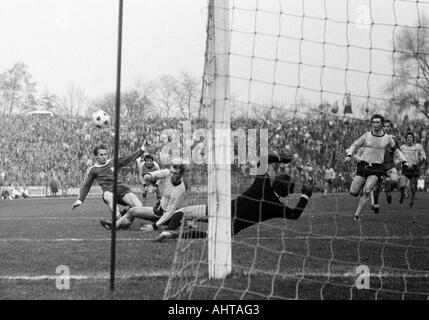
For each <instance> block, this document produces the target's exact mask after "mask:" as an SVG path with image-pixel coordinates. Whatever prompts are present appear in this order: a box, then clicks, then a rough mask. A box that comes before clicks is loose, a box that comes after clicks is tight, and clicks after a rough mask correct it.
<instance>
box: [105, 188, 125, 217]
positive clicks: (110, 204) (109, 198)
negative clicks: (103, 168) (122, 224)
mask: <svg viewBox="0 0 429 320" xmlns="http://www.w3.org/2000/svg"><path fill="white" fill-rule="evenodd" d="M103 199H104V201H105V202H106V203H107V206H108V207H109V209H110V212H113V193H112V192H110V191H105V192H104V193H103ZM120 217H121V208H120V207H119V205H116V218H120Z"/></svg>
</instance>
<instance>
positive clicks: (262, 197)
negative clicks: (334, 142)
mask: <svg viewBox="0 0 429 320" xmlns="http://www.w3.org/2000/svg"><path fill="white" fill-rule="evenodd" d="M292 160H293V155H288V156H278V155H269V156H268V163H269V164H274V163H289V162H291V161H292ZM294 187H295V184H294V182H293V181H292V179H291V177H290V176H289V175H287V174H279V175H277V176H273V177H272V178H271V177H270V175H269V174H268V172H265V173H262V174H258V175H257V176H256V177H255V180H254V182H253V184H252V185H251V186H250V187H249V188H248V189H247V190H246V191H245V192H243V193H242V194H241V195H240V196H238V197H237V198H236V199H234V200H232V201H231V228H232V234H233V235H236V234H238V233H239V232H240V231H242V230H244V229H246V228H249V227H251V226H253V225H255V224H257V223H259V222H262V221H266V220H269V219H274V218H283V219H293V220H296V219H298V218H299V217H300V216H301V214H302V212H303V211H304V209H305V207H306V205H307V203H308V201H309V198H310V197H311V195H312V190H311V187H309V186H303V187H302V190H301V192H302V194H301V197H300V199H299V201H298V203H297V205H296V207H295V208H291V207H289V206H287V205H285V204H284V203H283V202H282V201H281V200H280V198H285V197H287V196H288V195H289V194H291V193H293V191H294ZM174 216H175V217H177V219H179V218H180V219H182V217H185V218H195V219H199V220H201V219H203V220H205V221H206V220H207V216H208V209H207V205H194V206H188V207H185V208H181V209H179V210H177V211H176V212H175V215H174ZM177 234H178V233H177V231H176V230H175V229H168V230H165V231H163V232H161V233H160V234H159V236H158V237H157V238H156V239H155V240H156V241H163V240H165V239H171V238H176V237H177ZM206 237H207V232H206V231H201V230H196V229H194V230H188V231H185V232H183V234H182V238H206Z"/></svg>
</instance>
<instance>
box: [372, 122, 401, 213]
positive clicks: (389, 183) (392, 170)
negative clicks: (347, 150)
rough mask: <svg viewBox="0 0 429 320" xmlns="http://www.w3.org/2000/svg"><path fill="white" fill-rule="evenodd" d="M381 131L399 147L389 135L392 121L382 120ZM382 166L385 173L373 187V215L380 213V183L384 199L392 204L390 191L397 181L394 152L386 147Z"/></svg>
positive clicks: (394, 137) (394, 138)
mask: <svg viewBox="0 0 429 320" xmlns="http://www.w3.org/2000/svg"><path fill="white" fill-rule="evenodd" d="M383 131H384V132H385V133H386V134H388V135H390V136H391V137H392V139H393V141H394V142H395V145H396V146H399V140H398V138H397V137H396V136H394V135H392V134H391V132H392V121H390V120H389V119H386V120H384V124H383ZM383 166H384V170H385V173H384V174H383V176H382V179H379V180H377V183H376V184H375V186H374V190H373V192H372V196H371V200H372V203H371V209H372V210H373V211H374V213H379V212H380V209H379V208H380V206H379V203H378V199H379V197H380V192H381V185H382V181H383V185H384V186H383V187H384V191H385V192H386V199H387V203H388V204H391V203H392V191H393V189H395V187H396V185H397V184H398V181H399V175H398V170H397V169H396V163H395V156H394V150H392V148H390V147H389V146H388V147H387V150H386V153H385V154H384V163H383Z"/></svg>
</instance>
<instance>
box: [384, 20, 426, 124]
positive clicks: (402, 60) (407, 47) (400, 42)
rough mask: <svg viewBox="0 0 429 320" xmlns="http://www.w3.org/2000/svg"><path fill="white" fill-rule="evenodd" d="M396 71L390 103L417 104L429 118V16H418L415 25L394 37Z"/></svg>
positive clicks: (398, 105)
mask: <svg viewBox="0 0 429 320" xmlns="http://www.w3.org/2000/svg"><path fill="white" fill-rule="evenodd" d="M394 52H395V55H394V58H393V59H394V61H393V63H394V68H395V74H394V76H393V78H392V81H390V83H389V84H388V85H387V89H386V92H387V93H388V94H389V95H390V96H391V97H392V99H391V106H392V107H396V108H398V109H399V110H400V111H406V110H409V109H412V108H414V109H415V110H418V111H419V112H420V113H421V114H423V115H424V116H425V117H426V118H427V119H429V110H428V109H429V108H428V107H429V103H425V102H426V101H428V100H429V19H428V17H426V16H422V17H420V18H419V21H418V23H417V26H416V27H412V28H411V27H407V28H403V29H401V31H400V32H399V33H398V34H397V36H396V37H395V41H394Z"/></svg>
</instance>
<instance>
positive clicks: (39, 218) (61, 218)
mask: <svg viewBox="0 0 429 320" xmlns="http://www.w3.org/2000/svg"><path fill="white" fill-rule="evenodd" d="M98 219H101V217H73V216H70V217H37V216H34V217H28V216H27V217H0V220H32V221H34V220H98Z"/></svg>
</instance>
